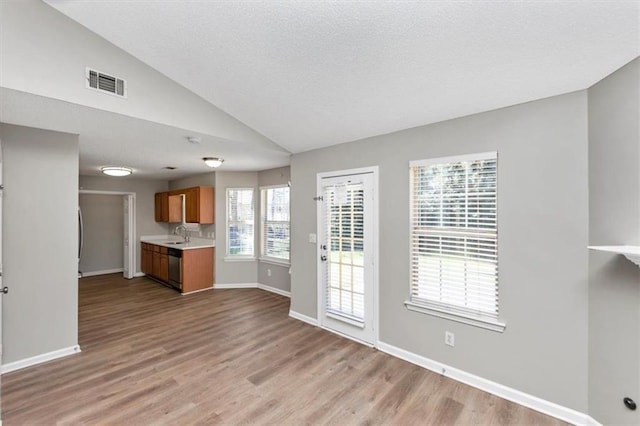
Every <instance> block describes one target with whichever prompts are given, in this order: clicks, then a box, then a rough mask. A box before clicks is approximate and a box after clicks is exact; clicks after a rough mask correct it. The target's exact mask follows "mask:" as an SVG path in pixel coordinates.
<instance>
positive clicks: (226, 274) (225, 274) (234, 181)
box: [215, 171, 258, 284]
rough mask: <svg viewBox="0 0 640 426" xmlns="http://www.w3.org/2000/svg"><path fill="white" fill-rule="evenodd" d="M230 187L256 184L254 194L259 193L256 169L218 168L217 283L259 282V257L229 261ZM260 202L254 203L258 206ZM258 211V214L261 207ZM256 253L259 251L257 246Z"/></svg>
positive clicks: (248, 186) (256, 234)
mask: <svg viewBox="0 0 640 426" xmlns="http://www.w3.org/2000/svg"><path fill="white" fill-rule="evenodd" d="M227 188H254V197H257V196H258V195H257V194H258V173H257V172H221V171H218V172H216V194H215V196H216V206H215V208H216V283H218V284H239V283H251V284H255V283H257V282H258V269H257V265H258V262H257V260H250V261H228V260H225V259H224V258H225V256H226V253H227V232H226V226H227V219H226V214H227V212H226V210H227V207H226V197H227ZM257 207H258V203H257V202H256V203H255V208H257ZM255 212H256V217H257V213H258V210H256V211H255ZM255 231H256V232H255V237H256V239H255V242H254V247H255V248H256V249H257V248H258V233H257V231H258V228H257V227H256V228H255ZM255 254H256V255H258V252H257V250H256V253H255Z"/></svg>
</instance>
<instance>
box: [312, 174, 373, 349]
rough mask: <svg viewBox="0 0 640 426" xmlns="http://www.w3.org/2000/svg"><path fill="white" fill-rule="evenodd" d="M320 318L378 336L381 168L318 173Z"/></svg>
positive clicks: (336, 327) (344, 330)
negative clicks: (379, 176) (378, 192)
mask: <svg viewBox="0 0 640 426" xmlns="http://www.w3.org/2000/svg"><path fill="white" fill-rule="evenodd" d="M317 186H318V188H317V190H318V192H317V193H318V194H319V202H318V215H317V221H318V223H317V226H318V281H317V282H318V322H319V324H320V326H321V327H323V328H326V329H328V330H330V331H333V332H335V333H338V334H341V335H344V336H345V337H348V338H350V339H353V340H356V341H359V342H362V343H364V344H367V345H370V346H373V345H374V344H375V343H376V342H377V340H378V324H377V321H378V204H377V200H378V194H377V191H378V168H377V167H369V168H363V169H353V170H343V171H338V172H330V173H320V174H318V175H317Z"/></svg>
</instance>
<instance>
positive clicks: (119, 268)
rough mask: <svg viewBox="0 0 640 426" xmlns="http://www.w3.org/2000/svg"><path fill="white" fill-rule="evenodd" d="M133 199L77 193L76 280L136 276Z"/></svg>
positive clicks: (120, 194)
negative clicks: (95, 277) (80, 278)
mask: <svg viewBox="0 0 640 426" xmlns="http://www.w3.org/2000/svg"><path fill="white" fill-rule="evenodd" d="M135 210H136V195H135V193H133V192H117V191H94V190H80V191H79V209H78V225H79V231H78V271H79V276H80V275H81V276H92V275H102V274H109V273H116V272H122V275H123V277H124V278H127V279H131V278H133V277H134V276H135V273H136V244H135V241H136V230H135Z"/></svg>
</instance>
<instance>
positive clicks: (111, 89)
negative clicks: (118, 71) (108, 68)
mask: <svg viewBox="0 0 640 426" xmlns="http://www.w3.org/2000/svg"><path fill="white" fill-rule="evenodd" d="M86 77H87V89H94V90H99V91H100V92H105V93H110V94H112V95H116V96H120V97H123V98H126V97H127V82H126V81H125V80H123V79H121V78H117V77H114V76H112V75H109V74H105V73H103V72H100V71H96V70H94V69H91V68H87V69H86Z"/></svg>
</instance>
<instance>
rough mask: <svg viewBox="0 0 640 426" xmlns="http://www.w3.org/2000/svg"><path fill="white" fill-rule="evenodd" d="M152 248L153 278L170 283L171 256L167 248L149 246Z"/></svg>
mask: <svg viewBox="0 0 640 426" xmlns="http://www.w3.org/2000/svg"><path fill="white" fill-rule="evenodd" d="M149 246H151V247H152V250H151V251H152V257H151V274H150V275H151V276H153V277H155V278H157V279H159V280H161V281H165V282H166V281H169V255H168V249H167V248H166V247H160V246H157V245H154V244H149Z"/></svg>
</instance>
